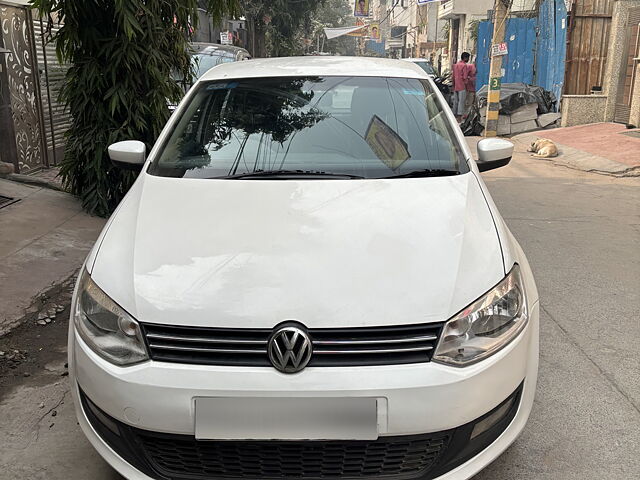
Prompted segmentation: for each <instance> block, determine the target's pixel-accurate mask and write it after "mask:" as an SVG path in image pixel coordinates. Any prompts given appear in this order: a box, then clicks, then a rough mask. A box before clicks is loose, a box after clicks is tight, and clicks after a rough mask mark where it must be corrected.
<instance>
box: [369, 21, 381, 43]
mask: <svg viewBox="0 0 640 480" xmlns="http://www.w3.org/2000/svg"><path fill="white" fill-rule="evenodd" d="M369 38H370V39H371V40H375V41H376V42H380V22H371V23H370V24H369Z"/></svg>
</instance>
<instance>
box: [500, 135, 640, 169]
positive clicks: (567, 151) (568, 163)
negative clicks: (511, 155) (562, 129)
mask: <svg viewBox="0 0 640 480" xmlns="http://www.w3.org/2000/svg"><path fill="white" fill-rule="evenodd" d="M536 133H537V132H529V133H521V134H519V135H516V136H514V137H512V138H511V139H510V140H511V141H513V142H514V143H516V144H520V145H522V146H525V147H528V146H529V145H530V144H531V143H532V142H533V141H535V140H537V139H539V138H544V137H543V136H540V135H537V134H536ZM555 143H556V146H557V147H558V156H557V157H554V158H537V159H536V160H544V161H547V162H552V163H555V164H558V165H561V166H563V167H567V168H572V169H574V170H581V171H583V172H589V173H597V174H599V175H609V176H612V177H640V165H638V166H630V165H627V164H624V163H620V162H616V161H613V160H610V159H608V158H605V157H601V156H598V155H594V154H591V153H587V152H585V151H583V150H578V149H577V148H573V147H568V146H566V145H563V144H561V143H557V142H555Z"/></svg>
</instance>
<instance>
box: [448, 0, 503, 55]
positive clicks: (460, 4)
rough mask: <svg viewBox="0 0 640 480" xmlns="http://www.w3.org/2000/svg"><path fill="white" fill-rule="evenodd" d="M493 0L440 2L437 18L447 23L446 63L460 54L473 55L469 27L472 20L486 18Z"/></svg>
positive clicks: (474, 47)
mask: <svg viewBox="0 0 640 480" xmlns="http://www.w3.org/2000/svg"><path fill="white" fill-rule="evenodd" d="M493 5H494V0H442V2H440V7H439V10H438V18H439V19H440V20H447V21H448V22H449V46H448V58H447V62H448V63H449V64H450V65H451V64H453V63H455V62H456V61H457V60H459V59H460V54H462V52H465V51H466V52H470V53H474V52H475V49H476V45H475V42H474V41H472V32H471V30H470V27H472V26H473V25H474V23H473V22H474V20H484V19H486V18H487V11H488V10H491V9H493Z"/></svg>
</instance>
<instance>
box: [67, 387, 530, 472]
mask: <svg viewBox="0 0 640 480" xmlns="http://www.w3.org/2000/svg"><path fill="white" fill-rule="evenodd" d="M523 385H524V382H523V383H521V384H520V386H519V387H518V388H517V389H516V390H515V391H514V392H513V393H512V394H511V395H510V396H509V397H508V398H507V399H505V400H504V401H503V402H502V403H501V404H500V405H498V406H497V407H495V408H494V409H493V410H491V411H490V412H487V413H486V414H484V415H482V416H481V417H479V418H477V419H475V420H473V421H472V422H469V423H467V424H464V425H461V426H459V427H457V428H454V429H451V430H444V431H440V432H432V433H424V434H419V435H404V436H388V437H380V438H378V439H377V440H372V441H353V440H331V441H316V440H311V441H309V440H306V441H298V440H293V441H281V440H279V441H268V442H265V441H251V440H245V441H236V440H234V441H205V440H197V439H196V438H195V437H194V436H193V435H184V434H182V435H180V434H171V433H159V432H152V431H149V430H142V429H139V428H136V427H132V426H130V425H125V424H124V423H122V422H120V421H118V420H116V419H115V418H113V417H110V416H109V415H108V414H107V413H105V412H104V411H102V410H101V409H100V408H99V407H98V406H97V405H96V404H94V403H93V402H92V401H91V400H90V399H89V398H88V397H87V396H86V395H85V394H84V392H83V391H82V389H79V393H80V400H81V403H82V409H83V411H84V413H85V415H86V417H87V419H88V420H89V422H90V424H91V426H92V428H93V429H95V431H96V432H97V433H98V434H99V435H100V437H101V438H102V439H103V440H104V441H105V442H106V443H107V444H108V445H109V447H110V448H111V449H113V450H114V451H115V452H116V453H117V454H118V455H119V456H120V457H122V458H123V459H125V460H126V461H127V462H128V463H129V464H131V465H133V466H134V467H135V468H137V469H138V470H140V471H141V472H144V473H145V474H146V475H147V476H149V477H151V478H158V479H160V478H162V479H164V480H167V479H171V480H187V479H188V480H205V479H211V478H220V479H221V478H225V479H235V478H246V479H260V480H266V479H280V478H291V479H294V478H295V479H363V478H370V479H372V478H380V479H387V480H390V479H394V480H405V479H414V478H421V479H434V478H438V477H440V476H442V475H444V474H445V473H447V472H449V471H451V470H452V469H454V468H455V467H457V466H458V465H461V464H462V463H464V462H466V461H467V460H469V459H470V458H472V457H474V456H475V455H477V454H478V453H479V452H481V451H482V450H484V449H485V448H487V447H488V446H489V445H491V444H492V443H493V442H494V441H495V440H496V439H497V438H498V437H499V436H500V435H501V434H502V432H503V431H504V430H505V429H506V428H507V426H508V425H509V424H510V423H511V421H512V420H513V418H514V416H515V415H516V412H517V411H518V408H519V406H520V397H521V394H522V388H523ZM506 404H509V405H510V407H509V409H508V411H507V412H503V414H502V415H503V416H502V418H500V417H497V418H494V417H495V414H496V412H498V411H501V410H502V409H503V407H504V405H506ZM488 418H494V420H493V421H494V424H493V425H485V427H484V428H485V430H484V431H483V432H481V433H478V434H477V435H474V432H475V431H476V428H475V427H476V426H477V425H479V424H482V423H483V422H484V421H485V420H486V419H488Z"/></svg>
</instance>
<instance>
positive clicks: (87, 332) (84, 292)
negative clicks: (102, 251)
mask: <svg viewBox="0 0 640 480" xmlns="http://www.w3.org/2000/svg"><path fill="white" fill-rule="evenodd" d="M74 322H75V327H76V330H77V331H78V333H79V334H80V336H81V337H82V339H83V340H84V341H85V342H86V343H87V345H89V347H91V349H92V350H93V351H94V352H96V353H97V354H98V355H100V356H101V357H103V358H104V359H106V360H108V361H109V362H111V363H115V364H116V365H131V364H134V363H139V362H143V361H145V360H147V359H148V358H149V357H148V355H147V350H146V348H145V346H144V341H143V340H142V332H141V331H140V326H139V325H138V322H136V321H135V320H134V319H133V318H132V317H131V315H129V314H128V313H127V312H125V311H124V310H123V309H122V308H121V307H120V306H119V305H117V304H116V303H115V302H114V301H113V300H111V299H110V298H109V297H108V296H107V294H106V293H104V292H103V291H102V290H100V288H98V286H97V285H96V284H95V283H93V280H91V277H90V276H89V274H88V273H87V272H86V271H85V270H84V269H83V272H82V276H81V278H80V285H79V287H78V294H77V296H76V304H75V306H74Z"/></svg>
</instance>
